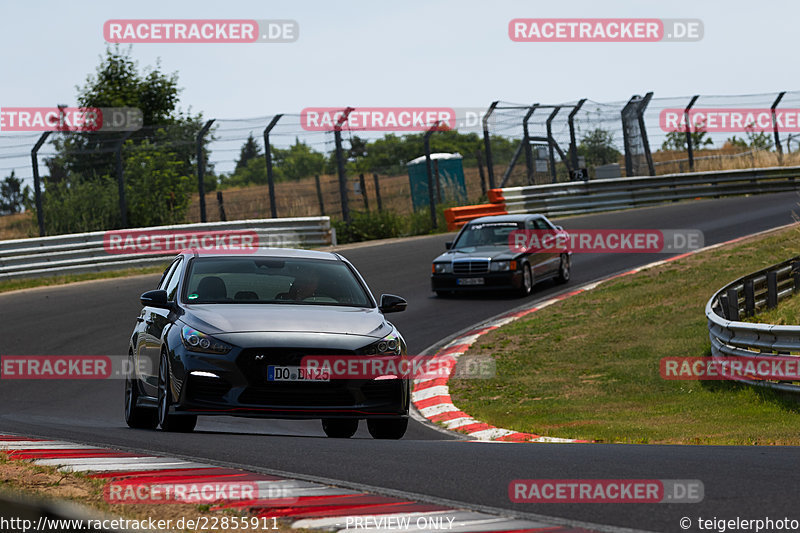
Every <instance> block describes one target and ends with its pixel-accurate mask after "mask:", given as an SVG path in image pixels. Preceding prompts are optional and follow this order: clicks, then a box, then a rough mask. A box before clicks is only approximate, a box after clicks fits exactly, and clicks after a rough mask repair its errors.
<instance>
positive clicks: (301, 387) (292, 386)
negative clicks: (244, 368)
mask: <svg viewBox="0 0 800 533" xmlns="http://www.w3.org/2000/svg"><path fill="white" fill-rule="evenodd" d="M239 402H240V403H243V404H248V405H275V406H285V407H319V406H333V405H344V406H347V405H355V403H356V401H355V397H354V396H353V394H352V392H350V390H348V389H346V388H345V387H344V386H343V383H332V382H323V383H296V382H290V383H280V382H278V383H270V384H269V385H268V386H264V387H255V386H250V387H247V388H246V389H245V390H244V391H243V392H242V393H241V394H240V395H239Z"/></svg>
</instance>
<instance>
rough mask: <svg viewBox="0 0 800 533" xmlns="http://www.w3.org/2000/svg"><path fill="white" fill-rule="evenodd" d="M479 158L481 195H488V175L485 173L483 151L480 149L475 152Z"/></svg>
mask: <svg viewBox="0 0 800 533" xmlns="http://www.w3.org/2000/svg"><path fill="white" fill-rule="evenodd" d="M475 158H476V159H477V160H478V175H479V176H480V178H481V196H486V176H484V175H483V153H481V151H480V150H478V151H477V153H476V154H475Z"/></svg>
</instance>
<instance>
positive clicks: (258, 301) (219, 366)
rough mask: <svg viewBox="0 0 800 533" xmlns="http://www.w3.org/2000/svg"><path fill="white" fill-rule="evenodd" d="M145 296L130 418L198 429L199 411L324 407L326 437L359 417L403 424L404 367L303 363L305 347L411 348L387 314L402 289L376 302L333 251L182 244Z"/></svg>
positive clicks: (251, 413) (296, 412) (399, 432)
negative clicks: (353, 369)
mask: <svg viewBox="0 0 800 533" xmlns="http://www.w3.org/2000/svg"><path fill="white" fill-rule="evenodd" d="M141 302H142V305H143V306H144V309H142V312H141V313H140V315H139V317H138V318H137V324H136V327H135V329H134V331H133V334H132V335H131V338H130V348H129V357H130V358H131V359H132V361H131V365H132V366H131V368H134V369H136V370H135V371H134V374H133V375H132V376H130V377H129V378H128V379H127V380H126V386H125V420H126V422H127V423H128V425H129V426H131V427H134V428H155V427H156V426H160V427H161V429H162V430H165V431H192V430H193V429H194V427H195V424H196V423H197V416H198V415H234V416H246V417H262V418H292V419H322V427H323V429H324V431H325V433H326V434H327V435H328V436H330V437H345V438H346V437H350V436H352V435H353V434H354V433H355V432H356V429H357V428H358V422H359V420H360V419H366V420H367V427H368V429H369V431H370V433H371V434H372V436H373V437H375V438H391V439H398V438H401V437H402V436H403V434H404V433H405V430H406V426H407V424H408V409H409V397H410V393H409V380H408V379H405V378H403V377H402V376H397V375H394V376H381V377H378V378H372V379H359V378H358V376H356V378H354V379H349V378H348V379H344V378H342V379H332V378H331V376H330V375H329V374H327V375H326V374H325V373H317V374H316V375H315V374H314V373H313V372H308V371H305V372H304V370H303V367H302V365H301V361H302V360H303V358H304V357H305V356H309V355H311V356H333V357H337V358H338V357H341V358H352V357H354V356H363V357H371V356H373V355H381V356H384V357H389V358H391V357H395V356H396V357H398V358H400V357H402V356H404V355H405V353H406V344H405V341H404V340H403V337H402V336H401V335H400V333H399V332H398V331H397V329H395V327H394V326H393V325H392V324H391V323H390V322H388V321H387V320H386V319H385V318H384V314H385V313H392V312H397V311H403V310H404V309H405V308H406V301H405V300H403V299H402V298H400V297H398V296H394V295H390V294H384V295H382V296H381V299H380V305H378V304H377V303H376V302H375V299H374V298H373V296H372V294H371V293H370V291H369V289H368V288H367V285H366V283H365V282H364V280H363V278H362V277H361V275H360V274H359V273H358V272H357V271H356V269H355V268H354V267H353V265H352V264H350V263H349V262H348V261H347V260H346V259H345V258H343V257H342V256H340V255H338V254H335V253H328V252H317V251H304V250H287V249H272V250H259V251H257V252H255V253H251V254H240V255H231V254H215V255H209V254H201V255H198V254H197V253H193V252H184V253H181V254H180V255H178V256H177V257H176V258H175V259H174V261H173V262H172V263H171V264H170V266H169V267H168V268H167V269H166V270H165V271H164V275H163V276H162V278H161V281H160V282H159V284H158V288H157V289H156V290H152V291H149V292H146V293H144V294H143V295H142V296H141ZM147 368H150V369H152V370H150V371H147V370H142V369H147Z"/></svg>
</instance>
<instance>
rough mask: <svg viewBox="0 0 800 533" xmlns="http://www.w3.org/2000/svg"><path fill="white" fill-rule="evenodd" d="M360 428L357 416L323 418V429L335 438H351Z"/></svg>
mask: <svg viewBox="0 0 800 533" xmlns="http://www.w3.org/2000/svg"><path fill="white" fill-rule="evenodd" d="M357 430H358V419H357V418H352V419H351V418H323V419H322V431H324V432H325V434H326V435H327V436H329V437H331V438H334V439H349V438H350V437H352V436H353V435H355V434H356V431H357Z"/></svg>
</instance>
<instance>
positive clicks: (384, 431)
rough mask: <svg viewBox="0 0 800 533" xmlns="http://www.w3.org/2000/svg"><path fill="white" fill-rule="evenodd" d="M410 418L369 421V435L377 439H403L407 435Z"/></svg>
mask: <svg viewBox="0 0 800 533" xmlns="http://www.w3.org/2000/svg"><path fill="white" fill-rule="evenodd" d="M407 427H408V418H375V419H372V420H367V429H368V430H369V434H370V435H372V437H373V438H375V439H394V440H397V439H402V438H403V435H405V434H406V428H407Z"/></svg>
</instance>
